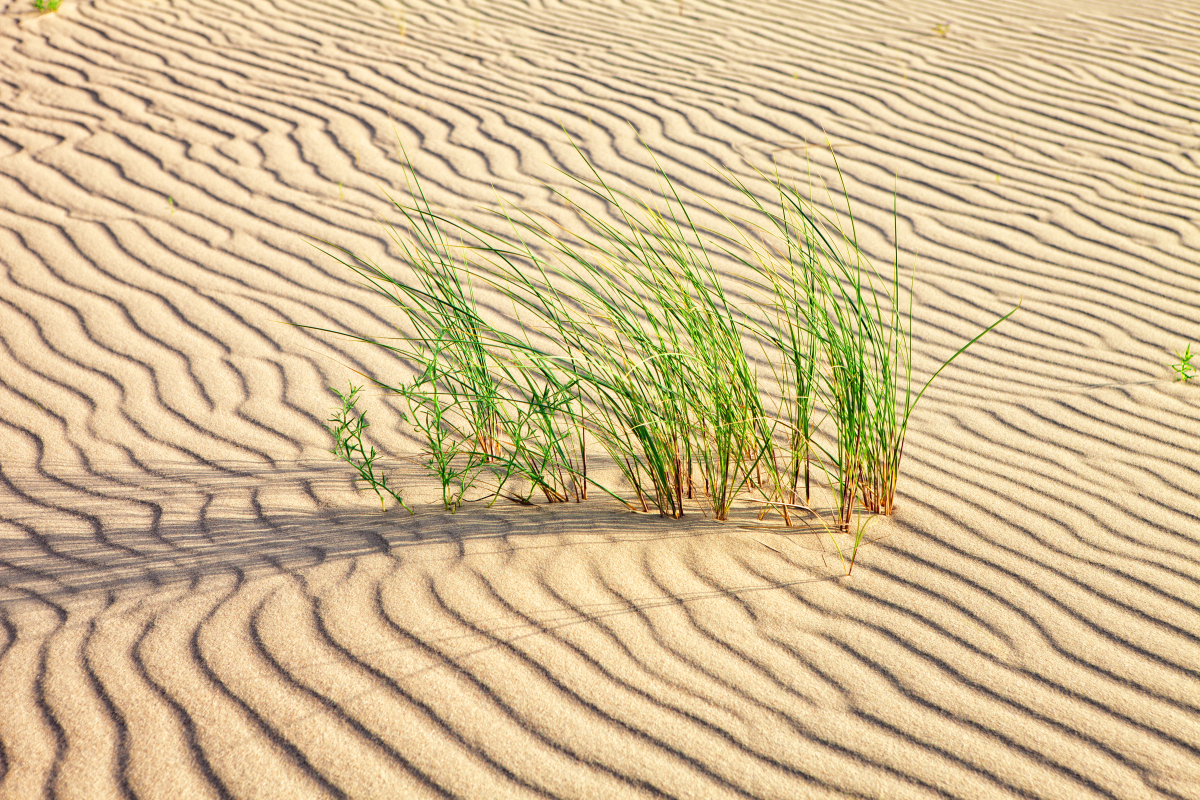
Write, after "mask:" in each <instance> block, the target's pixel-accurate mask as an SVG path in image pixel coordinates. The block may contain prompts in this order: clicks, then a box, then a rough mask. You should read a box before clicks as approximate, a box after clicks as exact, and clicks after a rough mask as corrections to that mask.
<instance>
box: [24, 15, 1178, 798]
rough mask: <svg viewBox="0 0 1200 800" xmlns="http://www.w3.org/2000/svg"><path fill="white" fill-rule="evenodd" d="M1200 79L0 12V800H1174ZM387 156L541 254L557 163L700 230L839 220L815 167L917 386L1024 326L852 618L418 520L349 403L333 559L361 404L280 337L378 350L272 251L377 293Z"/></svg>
mask: <svg viewBox="0 0 1200 800" xmlns="http://www.w3.org/2000/svg"><path fill="white" fill-rule="evenodd" d="M938 26H945V27H941V28H939V27H938ZM943 34H944V35H943ZM1198 43H1200V15H1198V14H1197V12H1196V10H1195V9H1194V8H1193V7H1192V5H1191V4H1189V3H1187V2H1183V0H1178V2H1166V1H1162V2H1151V3H1138V4H1132V3H1116V2H1076V1H1075V0H1068V1H1067V2H1060V3H1054V4H1045V3H1027V2H1019V3H993V2H985V3H977V4H972V7H971V8H970V10H964V9H963V8H962V5H961V4H953V3H941V2H925V1H924V0H923V1H922V2H916V3H867V2H853V1H852V0H838V1H837V2H826V3H807V2H783V1H782V0H763V1H762V2H755V3H753V4H743V3H736V2H731V1H729V0H703V2H701V0H683V2H676V0H666V1H665V2H648V1H647V2H636V1H633V0H629V1H622V0H609V1H606V0H539V2H520V1H519V0H461V1H460V2H445V3H443V2H425V1H424V0H404V2H398V1H397V2H392V1H391V0H383V2H380V3H378V4H363V3H357V4H355V3H348V2H322V3H301V2H296V1H295V0H279V1H278V2H273V3H250V2H224V1H216V0H92V1H90V2H76V1H75V0H64V5H63V6H62V8H61V9H60V10H59V11H58V12H57V13H55V14H52V15H47V16H38V15H36V14H35V13H33V12H32V10H31V8H30V7H29V6H28V5H26V4H25V3H24V2H23V0H22V1H21V2H18V0H9V2H8V3H7V5H5V6H3V13H2V14H0V266H2V269H0V797H4V798H22V799H23V798H34V797H50V796H52V797H87V798H100V797H133V796H137V797H170V798H177V797H214V798H221V797H238V798H241V797H247V798H249V797H325V796H328V797H355V798H358V797H364V798H365V797H426V796H428V797H466V798H473V797H489V798H491V797H562V798H568V797H764V798H765V797H777V798H795V797H805V798H807V797H846V796H854V797H881V798H883V797H886V798H906V797H914V798H915V797H963V798H992V797H1017V796H1022V797H1045V798H1065V797H1071V798H1074V797H1081V798H1082V797H1120V798H1144V797H1177V798H1197V797H1200V781H1198V780H1197V779H1196V778H1195V777H1194V776H1195V775H1196V774H1200V673H1198V671H1197V667H1196V665H1197V664H1198V663H1200V605H1198V602H1197V597H1200V593H1198V592H1197V587H1198V584H1200V536H1198V533H1200V514H1198V513H1197V511H1196V496H1197V488H1198V487H1200V444H1198V442H1200V440H1198V439H1197V435H1196V431H1197V429H1200V394H1197V389H1196V386H1195V385H1194V384H1193V385H1182V384H1178V383H1173V382H1172V381H1171V377H1172V376H1171V372H1170V370H1169V368H1168V367H1167V366H1166V363H1167V362H1168V361H1171V360H1172V353H1173V351H1174V350H1176V349H1182V348H1183V347H1184V345H1185V344H1187V343H1188V342H1191V343H1193V344H1194V345H1195V344H1200V305H1198V304H1197V303H1196V296H1197V294H1196V293H1197V289H1200V258H1198V254H1200V225H1198V222H1197V221H1198V220H1200V100H1198V99H1197V98H1198V97H1200V56H1198V55H1197V53H1198V52H1200V46H1198ZM397 134H398V135H399V137H400V139H401V141H402V142H403V144H404V147H405V148H406V149H407V152H408V154H409V156H410V157H411V162H412V167H413V169H414V170H415V172H416V173H417V175H418V176H419V177H420V180H421V182H422V185H423V186H424V188H425V189H426V191H427V192H428V194H429V197H430V200H431V202H433V203H434V205H435V206H436V207H437V208H439V209H446V210H448V211H450V212H452V213H455V214H458V215H461V216H463V217H465V218H467V219H469V220H471V221H473V222H476V223H478V224H481V225H484V226H489V225H495V220H494V218H493V217H491V216H490V214H489V212H488V210H487V209H488V208H494V207H495V205H496V203H497V201H503V202H506V203H512V204H515V205H517V206H519V207H521V208H525V209H528V210H530V211H533V212H537V213H541V214H545V215H547V216H549V217H551V218H553V219H556V220H559V221H561V222H562V223H563V224H567V225H570V224H572V222H573V221H577V220H575V218H574V217H573V216H572V214H571V213H570V212H569V211H568V210H567V209H566V208H564V207H563V205H562V204H561V203H558V202H556V201H555V200H554V198H553V196H552V194H551V192H550V191H549V190H548V189H547V188H546V184H549V185H551V186H556V187H562V186H564V181H563V178H562V176H561V175H560V174H559V173H558V172H557V171H556V170H558V169H565V170H568V171H578V170H579V169H581V168H582V164H581V162H580V161H579V159H578V157H577V156H576V154H575V153H574V151H573V149H572V148H573V144H574V145H577V146H578V147H579V149H580V151H581V152H582V153H583V154H585V155H586V156H587V157H588V159H590V160H591V162H592V163H594V164H595V165H596V167H597V169H599V170H600V171H601V172H602V173H603V174H604V175H606V176H611V177H612V178H614V179H619V180H621V181H624V182H625V183H626V184H627V185H628V186H630V187H632V188H633V189H635V190H638V191H641V192H645V193H653V192H654V191H655V190H656V189H657V188H658V183H657V179H656V177H655V174H654V169H653V167H654V165H653V162H652V160H651V157H652V156H653V158H655V159H657V160H658V163H659V164H660V165H661V167H662V168H663V170H665V171H666V172H667V173H668V174H669V175H670V177H671V179H672V180H673V181H675V182H676V184H677V185H678V186H679V187H680V188H681V189H682V190H684V191H686V192H694V193H696V195H698V196H699V197H700V198H703V199H704V200H705V201H709V202H712V203H713V204H714V206H715V207H717V208H719V209H723V210H735V209H736V203H737V196H736V193H735V192H734V191H733V190H731V189H730V187H729V186H728V184H727V183H726V182H725V181H724V180H723V179H722V178H721V176H720V171H721V170H728V171H729V172H730V173H732V174H733V175H735V176H737V177H738V178H740V179H742V180H744V181H746V182H747V183H748V185H751V186H753V187H756V188H758V189H763V190H765V187H766V184H765V183H764V182H763V181H762V180H761V179H760V178H759V177H758V175H757V173H756V172H755V170H762V171H766V172H771V171H772V170H774V169H776V168H777V169H778V170H779V172H780V174H781V175H783V176H785V177H789V178H795V179H797V180H807V179H808V176H809V175H810V174H811V175H812V176H813V179H814V180H815V181H816V182H817V185H821V184H822V183H823V184H824V185H825V186H829V187H833V189H834V190H835V191H840V183H839V182H838V173H837V171H836V170H835V165H834V161H833V158H832V157H831V155H830V151H829V150H828V149H825V148H823V147H821V146H820V145H822V144H824V143H825V142H826V141H827V140H828V141H829V142H831V143H833V144H834V145H835V147H834V149H833V152H834V153H836V157H837V166H838V167H840V169H841V173H842V175H843V176H844V179H845V185H846V191H847V192H848V194H849V196H850V198H851V200H852V202H853V204H854V211H855V223H856V226H857V231H858V235H859V238H860V241H861V243H862V245H863V247H864V249H865V250H866V251H867V252H869V253H870V254H871V255H872V257H874V258H875V259H876V261H877V262H878V263H881V264H887V263H890V259H891V256H892V247H893V224H895V228H896V230H897V232H898V235H899V247H900V255H901V264H902V267H903V268H904V269H906V270H907V269H909V268H911V267H912V266H913V264H914V263H915V265H916V272H915V282H914V290H913V296H914V309H915V314H916V320H915V326H914V334H915V349H916V351H917V357H916V362H915V367H916V370H917V373H918V376H922V375H928V374H929V372H930V370H931V369H933V368H935V367H936V364H937V363H939V361H940V359H942V358H945V357H946V356H948V355H949V354H950V353H952V352H953V351H954V349H955V348H957V347H958V345H959V344H961V343H962V342H963V341H964V340H965V339H967V338H969V337H970V336H972V335H973V334H974V333H975V332H976V331H978V330H979V329H980V328H981V327H982V326H984V325H986V324H988V323H989V322H991V321H992V320H993V319H995V318H996V317H997V316H998V315H999V314H1002V313H1004V312H1005V311H1007V310H1008V309H1010V308H1011V307H1012V306H1013V305H1014V304H1016V303H1017V302H1018V301H1020V302H1021V310H1020V312H1019V313H1018V314H1017V315H1015V316H1014V317H1013V318H1012V319H1011V320H1009V322H1007V323H1005V325H1004V326H1003V327H1002V328H1000V329H998V330H997V331H996V332H995V333H994V334H992V335H991V336H989V337H988V338H987V339H985V340H984V341H983V342H982V343H981V344H980V345H979V346H978V347H977V348H975V349H974V350H972V351H971V352H969V353H968V354H966V355H965V356H963V357H962V358H961V359H960V360H959V361H958V362H956V364H955V366H954V367H953V368H952V369H951V370H949V371H947V372H946V373H944V375H943V376H942V378H940V379H939V382H938V383H937V384H935V386H934V388H933V389H931V390H930V392H929V394H928V395H927V396H926V398H925V399H924V400H923V401H922V403H923V405H922V407H921V408H920V410H919V411H918V412H917V414H916V416H915V417H914V420H913V423H912V427H911V429H910V436H909V440H908V445H907V448H906V461H905V471H904V475H903V477H902V480H901V484H900V489H899V492H900V496H899V501H898V511H897V515H896V518H895V519H894V520H889V521H886V522H883V523H881V524H880V525H879V527H878V528H876V529H874V530H873V532H872V534H871V535H872V538H874V539H875V541H873V542H872V543H871V544H870V545H869V546H868V547H866V548H865V549H864V550H863V551H862V553H861V556H860V562H859V564H858V565H857V566H856V568H855V571H854V573H853V575H852V576H851V577H848V578H847V577H845V576H843V575H842V573H841V570H840V569H839V568H838V567H837V565H836V563H835V561H834V559H833V557H832V555H831V553H830V547H829V544H828V542H827V541H822V540H821V539H820V537H817V536H815V535H813V533H812V532H803V531H797V532H791V533H789V532H786V531H780V530H778V529H764V528H761V527H755V526H752V525H749V524H743V523H746V522H747V521H748V514H749V512H747V511H743V512H742V514H741V517H739V519H738V521H737V522H735V523H734V524H728V525H719V524H716V523H711V522H708V521H706V520H703V519H701V518H700V517H699V515H698V514H694V515H689V516H688V517H685V519H683V520H680V521H667V520H660V519H658V518H656V517H646V516H642V515H633V514H629V513H626V512H624V511H622V510H621V509H620V507H618V506H617V505H616V504H614V503H606V502H590V503H589V504H587V505H568V506H561V507H545V506H539V507H538V508H536V509H523V508H516V507H512V506H508V507H501V506H500V505H496V506H494V507H492V508H490V509H489V508H484V507H482V506H481V504H471V505H469V506H468V507H467V508H465V509H464V510H463V511H462V512H460V513H459V514H456V515H449V514H446V513H444V512H441V511H440V510H438V509H437V508H436V505H435V504H434V501H435V500H436V490H435V489H432V488H431V487H430V486H429V482H428V480H427V479H425V478H423V477H422V475H421V473H420V470H419V468H417V467H415V466H414V465H413V464H412V463H411V462H410V461H408V460H405V459H406V457H408V456H411V455H412V454H413V453H414V452H415V448H416V445H415V443H414V441H413V440H412V439H411V438H410V437H408V436H407V435H406V434H404V433H403V432H402V430H401V427H400V420H399V416H398V409H399V407H398V406H397V405H396V404H395V402H394V401H393V400H392V399H390V398H386V397H382V396H378V395H376V394H372V395H370V396H368V397H367V399H366V401H365V403H364V406H365V407H366V408H367V409H368V411H369V413H370V415H371V417H372V421H373V423H374V427H373V428H372V432H373V433H375V434H377V435H375V436H373V437H372V438H371V444H373V445H374V446H375V447H376V448H378V449H379V450H380V451H381V452H382V453H383V454H384V457H385V459H386V460H387V461H388V463H389V464H392V465H394V467H395V469H396V470H397V473H396V475H397V477H396V478H395V480H396V481H398V482H399V483H400V485H402V486H404V487H405V490H406V492H408V491H411V492H412V496H413V497H414V498H415V499H416V500H417V503H418V511H417V514H416V515H415V516H412V517H410V516H408V515H407V514H405V513H404V512H403V511H400V510H399V509H395V508H392V509H389V510H388V511H387V512H380V510H379V507H378V503H377V502H376V501H375V498H374V497H373V496H372V495H370V494H369V493H366V494H361V495H360V494H357V493H355V492H354V490H353V489H352V486H351V482H350V474H349V471H348V470H347V469H346V468H344V467H341V466H339V465H338V464H336V463H335V462H333V461H332V459H331V458H330V457H329V456H328V454H327V453H326V452H325V450H326V449H327V448H328V446H329V442H328V437H327V435H326V434H325V432H324V431H323V430H322V428H321V422H322V421H323V420H325V418H326V417H327V415H328V414H329V410H330V408H331V407H332V405H333V401H334V398H333V397H332V395H330V393H329V392H328V390H327V387H328V386H330V385H334V386H339V387H341V386H344V385H345V381H346V380H347V379H348V378H351V377H356V376H355V375H354V371H359V372H362V373H366V374H373V375H380V376H394V375H395V374H396V373H397V371H398V370H400V369H401V367H400V366H399V365H397V364H396V363H395V362H394V360H393V359H390V358H389V357H387V356H386V355H385V354H383V353H380V352H375V351H372V350H371V349H365V348H363V347H361V346H354V345H353V344H352V343H349V342H347V341H345V340H340V339H337V338H335V337H331V336H328V335H322V334H318V333H315V332H312V331H308V330H304V329H300V328H297V327H294V326H292V325H288V324H283V323H294V324H307V325H317V326H321V327H327V328H334V329H344V330H351V331H355V332H360V333H386V332H388V331H390V330H392V327H391V326H392V325H393V324H394V323H395V322H396V315H395V314H394V313H393V312H391V311H390V310H389V309H388V308H387V307H386V306H385V305H383V304H382V302H381V301H380V300H379V298H377V297H376V296H374V295H372V294H371V293H370V292H369V291H368V290H366V289H365V288H364V287H362V286H360V285H358V284H357V283H356V282H355V281H354V279H353V276H352V275H351V274H350V273H349V271H348V270H345V269H344V268H343V267H340V266H339V265H338V264H337V263H336V262H335V261H333V260H332V259H331V258H329V257H327V256H326V255H324V254H322V253H321V252H319V251H318V250H317V249H315V248H314V247H313V246H312V243H313V242H319V241H325V242H330V243H332V244H334V245H338V246H343V247H346V248H349V249H351V250H353V251H355V252H358V253H361V254H364V255H367V256H369V257H372V258H374V259H376V260H377V261H380V262H381V263H387V264H389V265H391V266H393V267H394V268H395V269H397V270H400V269H402V266H401V265H400V264H399V263H398V261H397V260H396V256H397V251H396V248H395V246H394V245H393V244H391V243H390V242H389V240H388V238H387V235H386V233H385V231H384V230H383V229H382V228H381V227H380V225H379V224H378V220H380V219H383V220H391V221H398V215H397V214H396V212H395V211H394V210H392V209H391V208H390V206H389V203H388V200H387V198H386V197H385V196H384V192H385V191H386V192H392V193H399V194H402V193H403V190H404V185H405V184H404V173H403V169H402V167H401V161H400V157H399V154H398V152H397V146H396V136H397ZM572 143H573V144H572ZM812 145H817V146H812ZM818 198H819V195H818ZM819 202H821V203H823V204H824V203H826V201H824V200H820V199H819ZM893 207H895V208H896V209H897V215H898V216H897V218H895V220H894V219H893ZM694 210H695V212H696V214H697V215H698V217H697V218H698V219H700V220H701V221H702V222H712V221H714V220H715V218H716V215H715V214H714V213H713V212H712V209H706V207H705V206H704V203H702V202H699V201H697V202H696V203H695V209H694ZM481 302H482V303H484V304H485V305H487V306H488V307H492V308H500V307H501V306H500V301H499V300H498V298H496V297H494V296H492V295H488V294H487V293H486V292H483V293H482V294H481Z"/></svg>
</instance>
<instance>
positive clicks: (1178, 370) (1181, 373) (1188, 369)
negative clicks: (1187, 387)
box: [1171, 344, 1196, 382]
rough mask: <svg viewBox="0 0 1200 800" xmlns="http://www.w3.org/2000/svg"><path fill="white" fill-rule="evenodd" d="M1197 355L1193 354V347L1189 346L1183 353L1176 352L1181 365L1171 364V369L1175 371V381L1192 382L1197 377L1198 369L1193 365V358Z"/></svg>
mask: <svg viewBox="0 0 1200 800" xmlns="http://www.w3.org/2000/svg"><path fill="white" fill-rule="evenodd" d="M1194 355H1196V353H1193V352H1192V346H1191V345H1190V344H1189V345H1188V346H1187V347H1185V348H1184V349H1183V352H1182V353H1181V352H1179V351H1178V350H1176V351H1175V356H1176V358H1178V359H1179V363H1177V364H1171V369H1173V370H1175V380H1177V381H1181V382H1187V381H1190V380H1191V379H1192V378H1194V377H1195V376H1196V367H1194V366H1193V365H1192V356H1194Z"/></svg>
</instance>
